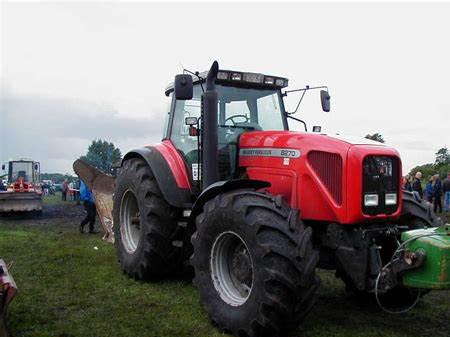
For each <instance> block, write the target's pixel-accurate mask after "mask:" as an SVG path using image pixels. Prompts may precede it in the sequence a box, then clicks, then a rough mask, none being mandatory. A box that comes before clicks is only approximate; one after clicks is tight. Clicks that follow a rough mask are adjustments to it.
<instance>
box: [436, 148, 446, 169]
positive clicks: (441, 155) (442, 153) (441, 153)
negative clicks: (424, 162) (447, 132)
mask: <svg viewBox="0 0 450 337" xmlns="http://www.w3.org/2000/svg"><path fill="white" fill-rule="evenodd" d="M434 163H435V165H446V164H450V153H449V152H448V149H447V148H446V147H443V148H440V149H439V150H438V152H436V161H435V162H434Z"/></svg>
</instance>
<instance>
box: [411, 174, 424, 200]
mask: <svg viewBox="0 0 450 337" xmlns="http://www.w3.org/2000/svg"><path fill="white" fill-rule="evenodd" d="M421 179H422V173H421V172H417V173H416V177H415V179H414V182H413V184H412V190H413V191H414V192H417V193H418V194H419V196H420V197H421V198H422V199H423V190H422V182H421Z"/></svg>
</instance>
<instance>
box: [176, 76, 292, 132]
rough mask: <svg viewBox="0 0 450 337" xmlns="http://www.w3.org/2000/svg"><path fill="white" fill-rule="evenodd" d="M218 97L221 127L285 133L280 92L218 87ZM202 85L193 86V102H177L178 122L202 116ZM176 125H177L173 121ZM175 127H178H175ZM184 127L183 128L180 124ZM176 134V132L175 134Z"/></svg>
mask: <svg viewBox="0 0 450 337" xmlns="http://www.w3.org/2000/svg"><path fill="white" fill-rule="evenodd" d="M216 90H217V93H218V96H219V107H218V112H219V116H218V119H219V128H221V127H222V128H224V127H235V128H242V129H247V130H259V131H261V130H285V124H284V118H283V116H284V111H283V110H282V109H283V105H282V103H281V95H280V92H279V91H278V90H272V89H271V90H260V89H248V88H236V87H228V86H222V85H217V86H216ZM201 94H202V89H201V87H200V85H196V86H195V87H194V96H193V98H192V100H188V101H177V102H176V106H175V114H176V116H175V119H176V120H177V121H179V122H180V124H184V118H180V117H181V115H183V117H197V118H199V117H200V97H201ZM174 122H176V121H175V120H174ZM174 126H175V125H174ZM179 126H180V127H181V128H182V125H179ZM172 134H174V132H172Z"/></svg>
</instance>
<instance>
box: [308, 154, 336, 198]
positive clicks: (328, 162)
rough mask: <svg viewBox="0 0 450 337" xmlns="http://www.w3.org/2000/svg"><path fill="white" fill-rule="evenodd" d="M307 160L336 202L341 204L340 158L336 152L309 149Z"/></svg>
mask: <svg viewBox="0 0 450 337" xmlns="http://www.w3.org/2000/svg"><path fill="white" fill-rule="evenodd" d="M308 162H309V164H310V165H311V167H312V168H313V169H314V171H315V173H316V174H317V176H318V177H319V179H320V180H321V181H322V183H323V184H324V185H325V187H326V188H327V190H328V191H329V192H330V194H331V195H332V197H333V199H334V200H335V201H336V203H337V204H339V205H341V204H342V158H341V156H340V155H338V154H336V153H330V152H323V151H311V152H309V154H308Z"/></svg>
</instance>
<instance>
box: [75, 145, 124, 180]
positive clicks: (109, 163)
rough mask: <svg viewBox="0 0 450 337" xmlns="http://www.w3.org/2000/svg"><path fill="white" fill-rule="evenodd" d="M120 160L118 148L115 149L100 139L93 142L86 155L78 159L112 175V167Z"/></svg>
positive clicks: (120, 155)
mask: <svg viewBox="0 0 450 337" xmlns="http://www.w3.org/2000/svg"><path fill="white" fill-rule="evenodd" d="M121 158H122V154H121V153H120V150H119V148H117V147H115V146H114V144H113V143H111V142H109V143H108V142H107V141H105V140H101V139H98V140H93V141H92V143H91V145H89V148H88V151H87V153H86V155H85V156H81V157H80V159H82V160H84V161H86V162H87V163H89V164H91V165H92V166H94V167H96V168H98V169H99V170H102V171H103V172H105V173H109V174H112V173H113V165H114V164H116V163H117V162H118V161H120V159H121Z"/></svg>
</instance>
